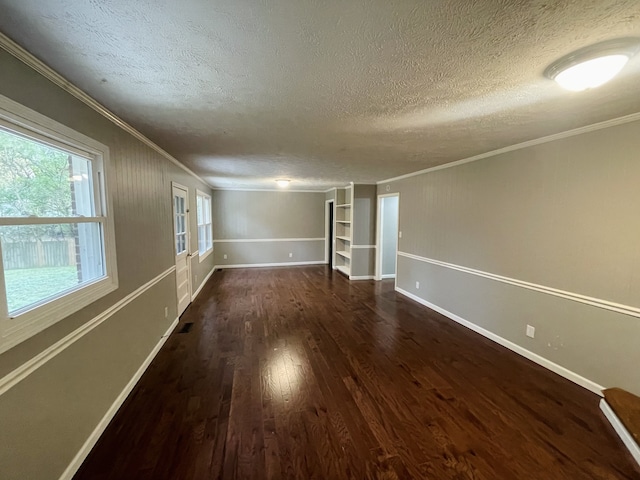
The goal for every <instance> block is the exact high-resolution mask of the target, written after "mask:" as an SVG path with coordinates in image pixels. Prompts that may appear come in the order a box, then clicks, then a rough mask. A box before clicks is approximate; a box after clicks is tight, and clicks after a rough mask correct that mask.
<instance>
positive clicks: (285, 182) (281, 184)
mask: <svg viewBox="0 0 640 480" xmlns="http://www.w3.org/2000/svg"><path fill="white" fill-rule="evenodd" d="M289 182H291V180H284V179H281V180H276V183H277V184H278V186H279V187H280V188H286V187H288V186H289Z"/></svg>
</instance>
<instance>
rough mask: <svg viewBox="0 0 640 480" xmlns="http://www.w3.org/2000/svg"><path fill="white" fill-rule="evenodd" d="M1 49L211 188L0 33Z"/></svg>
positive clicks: (166, 153)
mask: <svg viewBox="0 0 640 480" xmlns="http://www.w3.org/2000/svg"><path fill="white" fill-rule="evenodd" d="M0 48H2V49H4V50H5V51H7V52H8V53H10V54H11V55H13V56H14V57H16V58H17V59H18V60H20V61H21V62H22V63H24V64H26V65H27V66H29V67H31V68H32V69H34V70H35V71H36V72H38V73H39V74H40V75H42V76H43V77H45V78H46V79H47V80H49V81H51V82H52V83H54V84H55V85H57V86H58V87H60V88H62V89H63V90H64V91H66V92H67V93H69V94H71V95H73V96H74V97H75V98H77V99H78V100H80V101H81V102H82V103H84V104H85V105H87V106H88V107H90V108H92V109H93V110H95V111H96V112H98V113H99V114H100V115H102V116H103V117H105V118H106V119H107V120H109V121H111V122H112V123H114V124H115V125H117V126H118V127H120V128H121V129H123V130H124V131H126V132H127V133H129V134H131V135H132V136H133V137H135V138H136V139H138V140H140V141H141V142H142V143H144V144H145V145H147V146H148V147H150V148H151V149H153V150H155V151H156V152H157V153H159V154H160V155H162V156H163V157H164V158H166V159H167V160H169V161H170V162H171V163H173V164H175V165H176V166H178V167H180V168H181V169H183V170H184V171H185V172H187V173H188V174H190V175H191V176H193V177H194V178H197V179H198V180H200V181H201V182H202V183H204V184H205V185H209V186H211V185H210V184H209V183H208V182H206V181H205V180H204V179H203V178H202V177H200V176H198V175H197V174H196V173H195V172H193V171H192V170H190V169H189V168H188V167H186V166H185V165H183V164H182V163H180V162H179V161H178V160H177V159H176V158H175V157H173V156H171V155H170V154H169V153H168V152H166V151H165V150H163V149H162V148H160V147H159V146H158V145H156V144H155V143H153V142H152V141H151V140H149V139H148V138H147V137H145V136H144V135H143V134H142V133H140V132H139V131H138V130H136V129H135V128H133V127H132V126H131V125H129V124H128V123H126V122H125V121H124V120H122V119H121V118H120V117H118V116H117V115H115V114H114V113H113V112H111V111H110V110H108V109H107V107H105V106H104V105H102V104H101V103H99V102H98V101H97V100H95V99H94V98H92V97H90V96H89V95H88V94H86V93H85V92H83V91H82V90H80V89H79V88H78V87H76V86H75V85H73V84H72V83H71V82H69V81H68V80H67V79H66V78H64V77H63V76H62V75H60V74H59V73H57V72H56V71H54V70H53V69H51V68H50V67H49V66H47V65H46V64H45V63H44V62H42V61H40V60H38V59H37V58H36V57H34V56H33V55H32V54H30V53H29V52H27V51H26V50H25V49H24V48H22V47H21V46H20V45H18V44H17V43H15V42H14V41H13V40H11V39H10V38H9V37H7V36H6V35H4V34H3V33H1V32H0Z"/></svg>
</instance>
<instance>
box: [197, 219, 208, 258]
mask: <svg viewBox="0 0 640 480" xmlns="http://www.w3.org/2000/svg"><path fill="white" fill-rule="evenodd" d="M204 229H205V227H204V226H203V225H201V226H199V227H198V251H199V252H200V253H204V252H205V251H206V250H207V248H206V238H205V233H204Z"/></svg>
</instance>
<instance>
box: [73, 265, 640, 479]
mask: <svg viewBox="0 0 640 480" xmlns="http://www.w3.org/2000/svg"><path fill="white" fill-rule="evenodd" d="M186 322H193V323H194V325H193V327H192V328H191V330H190V332H189V333H177V332H178V331H179V330H180V328H181V326H182V325H179V326H178V327H177V328H176V333H174V334H173V335H172V336H171V337H170V338H169V339H168V341H167V343H166V345H165V346H164V348H163V349H162V350H161V351H160V353H159V354H158V356H157V357H156V359H155V360H154V362H153V363H152V365H151V366H150V368H149V369H148V371H147V372H146V373H145V375H144V376H143V378H142V379H141V381H140V382H139V384H138V385H137V387H136V388H135V390H134V391H133V392H132V394H131V395H130V396H129V398H128V399H127V401H126V402H125V404H124V405H123V406H122V408H121V409H120V411H119V412H118V414H117V415H116V417H115V418H114V420H113V421H112V422H111V424H110V425H109V427H108V428H107V430H106V432H105V433H104V435H103V436H102V438H101V439H100V441H99V442H98V444H97V445H96V447H95V448H94V450H93V451H92V453H91V454H90V456H89V457H88V458H87V460H86V461H85V463H84V465H83V466H82V467H81V469H80V470H79V471H78V473H77V475H76V477H75V479H76V480H88V479H114V480H115V479H118V480H122V479H136V480H144V479H153V480H162V479H171V480H177V479H198V480H200V479H236V478H237V479H253V478H256V479H267V478H269V479H276V478H299V479H314V478H315V479H343V478H345V479H346V478H353V479H358V480H359V479H367V478H382V479H395V478H399V479H412V478H427V479H436V480H441V479H486V480H496V479H540V480H553V479H566V480H577V479H639V478H640V469H639V468H638V467H637V465H636V464H635V463H634V462H633V460H632V458H631V456H630V454H629V453H628V452H627V451H626V450H625V449H624V447H623V445H622V443H621V441H619V439H618V438H617V437H616V436H615V434H614V433H613V430H612V428H611V427H610V426H609V425H608V424H607V423H606V421H605V420H604V417H603V415H601V413H600V411H599V409H598V401H599V397H597V396H596V395H594V394H592V393H590V392H588V391H586V390H584V389H582V388H581V387H578V386H576V385H574V384H573V383H571V382H569V381H567V380H565V379H563V378H561V377H559V376H557V375H555V374H553V373H551V372H549V371H547V370H545V369H543V368H541V367H539V366H537V365H535V364H533V363H531V362H529V361H528V360H526V359H524V358H522V357H520V356H518V355H516V354H515V353H512V352H510V351H508V350H506V349H505V348H503V347H501V346H499V345H497V344H495V343H493V342H491V341H489V340H487V339H485V338H484V337H481V336H480V335H477V334H475V333H473V332H471V331H470V330H467V329H466V328H464V327H462V326H460V325H458V324H456V323H454V322H452V321H450V320H448V319H446V318H444V317H442V316H441V315H439V314H437V313H435V312H432V311H431V310H428V309H426V308H424V307H422V306H420V305H418V304H417V303H415V302H413V301H411V300H408V299H406V298H404V297H402V296H400V295H399V294H396V293H395V292H394V291H393V281H383V282H372V281H361V282H349V281H348V280H346V279H345V278H344V277H343V276H341V275H340V274H336V273H332V272H330V271H328V270H327V269H326V268H325V267H323V266H321V267H298V268H282V269H246V270H224V271H220V272H216V273H215V274H214V275H213V276H212V278H211V280H210V281H209V282H208V284H207V285H206V287H205V288H204V290H203V291H202V293H201V294H200V296H199V298H198V299H197V300H196V302H194V304H193V305H191V306H190V307H189V309H188V310H187V311H186V312H185V314H184V315H183V316H182V319H181V322H180V323H181V324H184V323H186Z"/></svg>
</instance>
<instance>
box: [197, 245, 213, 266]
mask: <svg viewBox="0 0 640 480" xmlns="http://www.w3.org/2000/svg"><path fill="white" fill-rule="evenodd" d="M212 253H213V247H211V248H210V249H209V250H207V251H206V252H204V253H201V254H200V255H199V256H200V260H199V263H202V261H203V260H204V259H205V258H207V257H208V256H209V255H211V254H212Z"/></svg>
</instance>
